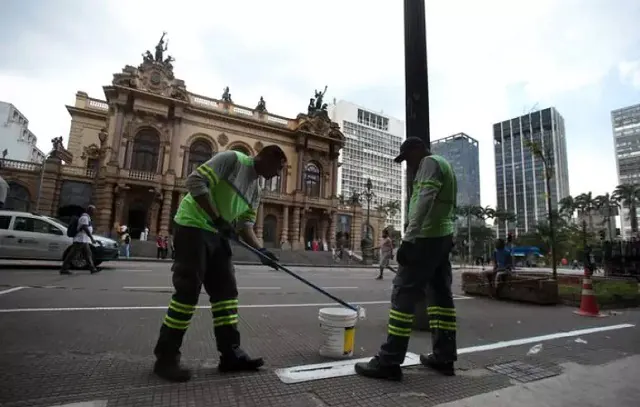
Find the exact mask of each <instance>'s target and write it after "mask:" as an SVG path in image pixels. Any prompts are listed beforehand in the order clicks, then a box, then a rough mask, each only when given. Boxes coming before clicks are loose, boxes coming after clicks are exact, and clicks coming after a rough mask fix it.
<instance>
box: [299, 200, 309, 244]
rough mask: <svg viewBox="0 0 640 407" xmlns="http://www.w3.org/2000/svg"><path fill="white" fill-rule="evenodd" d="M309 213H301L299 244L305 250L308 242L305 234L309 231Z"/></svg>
mask: <svg viewBox="0 0 640 407" xmlns="http://www.w3.org/2000/svg"><path fill="white" fill-rule="evenodd" d="M307 216H308V215H307V211H306V210H304V209H303V210H302V211H300V237H299V239H298V244H300V245H302V248H303V249H306V248H307V242H306V241H305V240H306V238H307V237H306V236H305V232H306V231H307Z"/></svg>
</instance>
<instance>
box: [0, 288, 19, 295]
mask: <svg viewBox="0 0 640 407" xmlns="http://www.w3.org/2000/svg"><path fill="white" fill-rule="evenodd" d="M23 288H25V287H13V288H9V289H8V290H4V291H0V295H4V294H9V293H12V292H15V291H19V290H22V289H23Z"/></svg>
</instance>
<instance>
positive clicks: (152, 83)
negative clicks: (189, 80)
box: [112, 33, 189, 101]
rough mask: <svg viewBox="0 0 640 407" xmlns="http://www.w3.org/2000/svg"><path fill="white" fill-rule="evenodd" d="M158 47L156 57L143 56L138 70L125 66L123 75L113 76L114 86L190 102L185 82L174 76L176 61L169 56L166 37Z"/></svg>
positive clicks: (149, 53) (161, 39)
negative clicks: (174, 63) (166, 53)
mask: <svg viewBox="0 0 640 407" xmlns="http://www.w3.org/2000/svg"><path fill="white" fill-rule="evenodd" d="M165 35H166V33H164V34H163V35H162V38H160V42H159V43H158V45H156V48H155V55H154V54H152V53H151V51H146V52H145V53H143V54H142V63H141V64H140V65H139V66H138V67H137V68H136V67H133V66H130V65H127V66H125V68H124V69H123V70H122V72H121V73H117V74H114V75H113V81H112V83H113V85H115V86H124V87H127V88H132V89H140V90H143V91H146V92H150V93H155V94H158V95H161V96H164V97H167V98H173V99H178V100H182V101H188V100H189V99H188V94H187V87H186V86H185V83H184V81H183V80H180V79H176V78H175V76H174V75H173V62H174V61H175V59H174V58H173V57H172V56H171V55H168V56H166V58H165V57H164V52H165V51H166V50H167V45H166V41H165V40H164V36H165Z"/></svg>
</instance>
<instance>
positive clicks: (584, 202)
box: [575, 191, 597, 231]
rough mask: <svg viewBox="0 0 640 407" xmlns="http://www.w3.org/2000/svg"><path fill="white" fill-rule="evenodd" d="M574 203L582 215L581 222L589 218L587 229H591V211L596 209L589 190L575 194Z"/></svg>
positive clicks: (595, 203)
mask: <svg viewBox="0 0 640 407" xmlns="http://www.w3.org/2000/svg"><path fill="white" fill-rule="evenodd" d="M575 204H576V207H577V209H578V211H579V212H580V214H581V215H582V222H583V224H585V223H586V220H587V219H589V230H590V231H593V230H594V229H593V212H594V211H595V210H596V205H597V202H596V200H595V199H594V198H593V194H592V193H591V191H589V192H587V193H583V194H580V195H578V196H576V198H575Z"/></svg>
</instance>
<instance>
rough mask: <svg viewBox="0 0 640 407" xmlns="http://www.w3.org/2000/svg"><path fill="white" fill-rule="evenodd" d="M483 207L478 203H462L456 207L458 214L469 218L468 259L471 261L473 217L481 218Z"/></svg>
mask: <svg viewBox="0 0 640 407" xmlns="http://www.w3.org/2000/svg"><path fill="white" fill-rule="evenodd" d="M482 210H483V208H482V207H480V206H476V205H462V206H458V207H457V208H456V214H457V215H460V216H464V217H465V218H466V220H467V233H466V235H467V256H468V258H467V260H468V261H469V262H470V261H471V258H472V253H471V251H472V246H473V243H472V242H473V241H472V240H471V219H472V218H476V219H481V216H482Z"/></svg>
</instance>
